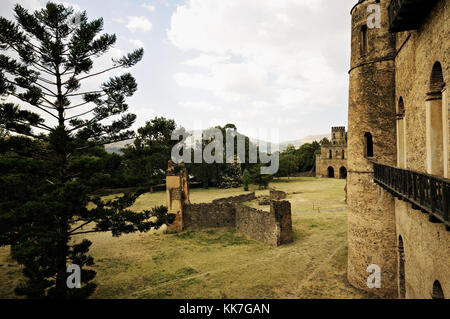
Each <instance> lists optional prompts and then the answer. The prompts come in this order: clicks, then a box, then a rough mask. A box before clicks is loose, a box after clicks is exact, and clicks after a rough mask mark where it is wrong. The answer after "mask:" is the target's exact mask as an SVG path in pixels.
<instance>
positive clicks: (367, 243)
mask: <svg viewBox="0 0 450 319" xmlns="http://www.w3.org/2000/svg"><path fill="white" fill-rule="evenodd" d="M389 2H390V1H388V0H381V1H377V0H360V1H359V2H358V3H357V4H356V5H355V6H354V7H353V9H352V11H351V15H352V38H351V41H352V42H351V69H350V71H349V74H350V92H349V112H348V116H349V118H348V179H347V192H348V193H347V196H348V198H347V204H348V210H349V216H348V246H349V247H348V280H349V282H350V283H351V284H352V285H354V286H356V287H358V288H361V289H364V290H368V291H370V292H372V293H375V294H377V295H380V296H383V297H396V296H397V254H396V236H395V213H394V200H393V199H392V197H391V196H390V195H389V194H388V193H387V192H383V191H382V190H381V188H379V187H378V186H376V185H375V183H374V182H373V162H379V163H383V164H387V165H395V164H396V133H395V130H396V123H395V102H394V100H395V67H394V57H395V37H394V36H393V35H392V34H390V33H389V31H388V28H389V26H388V25H389V21H388V6H389ZM369 6H370V7H369ZM378 13H379V15H378V16H377V14H378ZM378 22H380V24H378ZM373 264H374V265H377V266H379V267H380V269H381V287H380V288H369V287H368V284H367V278H368V277H369V275H371V273H370V272H368V270H367V269H368V267H369V266H370V265H373Z"/></svg>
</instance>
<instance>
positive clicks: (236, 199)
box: [212, 192, 256, 204]
mask: <svg viewBox="0 0 450 319" xmlns="http://www.w3.org/2000/svg"><path fill="white" fill-rule="evenodd" d="M255 198H256V196H255V192H251V193H248V194H242V195H237V196H232V197H227V198H219V199H215V200H213V201H212V202H213V204H223V203H243V202H248V201H251V200H254V199H255Z"/></svg>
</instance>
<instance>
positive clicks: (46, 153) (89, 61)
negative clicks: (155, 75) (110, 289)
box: [0, 2, 173, 298]
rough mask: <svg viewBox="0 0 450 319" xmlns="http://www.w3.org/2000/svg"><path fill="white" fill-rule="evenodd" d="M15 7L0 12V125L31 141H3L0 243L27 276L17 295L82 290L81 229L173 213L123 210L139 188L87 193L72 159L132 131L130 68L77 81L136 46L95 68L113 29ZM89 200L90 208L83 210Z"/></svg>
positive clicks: (51, 7) (87, 262)
mask: <svg viewBox="0 0 450 319" xmlns="http://www.w3.org/2000/svg"><path fill="white" fill-rule="evenodd" d="M14 12H15V16H16V21H9V20H7V19H5V18H3V17H0V51H1V52H3V53H2V54H0V95H3V96H6V97H7V98H8V99H7V102H4V103H1V104H0V128H2V129H6V130H8V131H10V132H14V133H16V134H19V135H22V136H27V137H29V138H30V139H25V140H24V139H23V138H7V139H3V140H2V152H0V153H1V154H0V157H1V158H0V162H1V163H0V168H1V170H2V173H4V175H2V185H5V189H3V190H2V193H1V196H2V203H1V205H0V225H1V226H0V245H11V246H12V256H13V257H14V258H15V259H16V260H17V261H18V262H19V263H20V264H22V265H23V273H24V276H25V278H26V281H25V282H22V283H21V284H20V285H19V287H17V288H16V293H17V294H19V295H22V296H27V297H32V298H42V297H53V298H74V297H75V298H82V297H87V296H89V295H90V294H92V292H93V291H94V290H95V284H94V283H93V282H92V279H93V278H94V277H95V271H94V270H93V269H92V266H93V265H94V260H93V258H92V257H91V256H89V255H88V251H89V247H90V246H91V242H90V241H89V240H86V239H84V240H83V239H82V238H83V234H86V233H90V232H98V231H111V232H112V234H113V235H114V236H119V235H121V234H124V233H130V232H135V231H148V230H149V229H150V228H152V227H155V228H158V227H160V226H161V225H162V224H163V223H166V222H170V220H171V219H172V218H173V216H168V215H167V209H166V208H165V207H159V208H155V209H153V210H151V211H143V212H140V213H135V212H132V211H130V210H129V209H128V207H129V206H131V204H132V203H133V202H134V200H135V199H136V198H137V197H138V196H139V195H140V194H141V193H142V191H140V192H137V193H134V194H125V195H124V196H123V197H121V198H119V199H117V200H111V201H107V202H103V201H102V200H101V199H100V198H98V197H91V196H89V194H90V192H91V191H92V189H90V188H89V187H88V185H89V181H87V180H86V179H88V178H89V177H85V176H84V175H85V174H84V175H83V174H82V173H83V167H80V165H76V164H75V163H76V162H77V159H79V158H80V157H82V156H83V154H85V153H86V152H87V151H88V150H89V149H90V148H92V147H96V146H99V145H104V144H107V143H112V142H117V141H121V140H125V139H129V138H132V137H133V136H134V133H133V132H132V131H131V130H129V128H130V127H131V125H132V124H133V123H134V121H135V118H136V116H135V115H133V114H129V113H127V111H128V105H127V104H126V98H127V97H130V96H132V95H133V94H134V93H135V91H136V89H137V83H136V81H135V79H134V78H133V76H132V75H131V74H130V73H124V74H122V75H118V76H111V77H110V79H109V80H107V81H105V82H104V83H98V86H97V88H96V89H94V90H92V89H90V90H86V89H85V88H83V85H85V83H86V81H87V80H88V79H89V80H90V81H89V82H91V83H92V80H95V79H96V77H97V76H100V75H102V74H107V73H108V72H111V71H113V70H119V69H123V68H130V67H132V66H134V65H136V64H137V63H138V62H139V61H140V60H141V59H142V57H143V53H144V52H143V49H138V50H135V51H133V52H131V53H129V54H127V55H125V56H123V57H122V58H120V59H112V61H111V65H110V66H109V67H106V68H104V69H99V70H96V68H95V67H94V59H96V58H99V57H100V56H102V55H103V54H105V53H107V52H108V51H109V49H110V48H111V47H112V46H113V45H114V44H115V42H116V36H115V35H110V34H105V33H102V29H103V20H102V19H101V18H100V19H96V20H92V21H88V18H87V15H86V12H82V13H80V14H75V13H74V11H73V9H72V8H69V7H65V6H64V5H62V4H55V3H52V2H49V3H47V5H46V6H45V7H44V8H43V9H41V10H38V11H35V12H34V13H30V12H29V11H27V10H25V9H24V8H23V7H21V6H20V5H16V6H15V8H14ZM97 79H98V78H97ZM97 82H99V81H97ZM14 101H20V104H15V103H14ZM20 165H22V167H21V166H20ZM24 172H25V173H24ZM15 173H17V174H15ZM31 177H32V178H31ZM30 178H31V181H30V182H31V183H27V180H29V179H30ZM3 182H5V184H3ZM20 187H22V189H20ZM17 190H20V191H19V192H18V193H15V192H16V191H17ZM89 202H92V203H94V204H95V205H94V206H95V208H93V209H90V210H89V209H88V208H87V205H88V203H89ZM152 216H154V217H156V218H155V219H152V220H150V218H151V217H152ZM80 235H81V236H80ZM80 237H81V239H80ZM69 264H77V265H78V266H80V267H81V269H82V272H81V280H82V287H81V288H80V289H68V288H67V284H66V280H67V276H68V274H67V272H66V271H67V266H68V265H69Z"/></svg>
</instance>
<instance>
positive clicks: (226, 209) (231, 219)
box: [183, 203, 236, 229]
mask: <svg viewBox="0 0 450 319" xmlns="http://www.w3.org/2000/svg"><path fill="white" fill-rule="evenodd" d="M183 222H184V229H190V228H191V229H192V228H216V227H234V226H235V225H236V212H235V209H234V204H233V203H204V204H189V205H186V206H185V207H184V212H183Z"/></svg>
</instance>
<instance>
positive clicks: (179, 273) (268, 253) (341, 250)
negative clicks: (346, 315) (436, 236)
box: [0, 178, 374, 298]
mask: <svg viewBox="0 0 450 319" xmlns="http://www.w3.org/2000/svg"><path fill="white" fill-rule="evenodd" d="M270 186H271V187H275V188H276V189H279V190H283V191H286V192H288V194H289V195H288V198H287V199H288V200H289V201H290V202H291V204H292V211H293V215H292V219H293V232H294V242H293V243H292V244H289V245H285V246H281V247H278V248H272V247H268V246H265V245H263V244H260V243H258V242H255V241H252V240H248V239H247V238H245V237H244V236H242V235H241V234H239V233H237V232H235V231H234V230H233V229H206V230H202V231H187V232H183V233H180V234H172V235H168V234H164V231H163V229H161V230H158V231H153V232H149V233H140V234H130V235H125V236H122V237H119V238H114V237H112V236H111V234H110V233H101V234H90V235H89V236H87V238H89V239H90V240H92V242H93V245H92V249H91V254H92V255H93V256H94V258H95V260H96V266H95V269H96V271H97V273H98V274H97V277H96V280H95V281H96V283H97V284H98V288H97V291H96V292H95V294H94V296H93V298H373V297H374V296H372V295H370V294H367V293H365V292H362V291H360V290H357V289H355V288H353V287H351V286H350V285H349V284H348V282H347V280H346V264H347V246H346V242H347V212H346V206H345V201H344V198H345V193H344V186H345V181H344V180H335V179H315V178H291V179H290V180H287V179H281V180H277V181H275V182H274V183H272V184H271V185H270ZM256 192H257V195H268V190H265V191H259V190H257V191H256ZM242 193H244V192H243V190H241V189H231V190H218V189H213V188H212V189H209V190H204V189H193V190H192V191H191V201H192V202H194V203H200V202H208V201H211V200H213V199H215V198H221V197H227V196H233V195H238V194H242ZM161 204H165V194H164V193H163V192H159V193H153V194H144V195H142V196H141V197H140V198H139V199H138V200H137V201H136V203H135V205H134V207H133V209H136V210H139V209H142V208H149V207H153V206H155V205H161ZM248 204H249V205H250V206H252V207H259V206H258V203H257V202H251V203H248ZM259 208H260V209H268V208H269V207H268V206H262V207H259ZM20 278H21V274H20V268H19V267H18V266H17V265H16V264H15V263H14V262H13V261H12V260H10V258H9V247H2V248H0V298H14V293H13V289H14V286H15V285H16V284H17V282H18V281H19V280H20Z"/></svg>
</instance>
